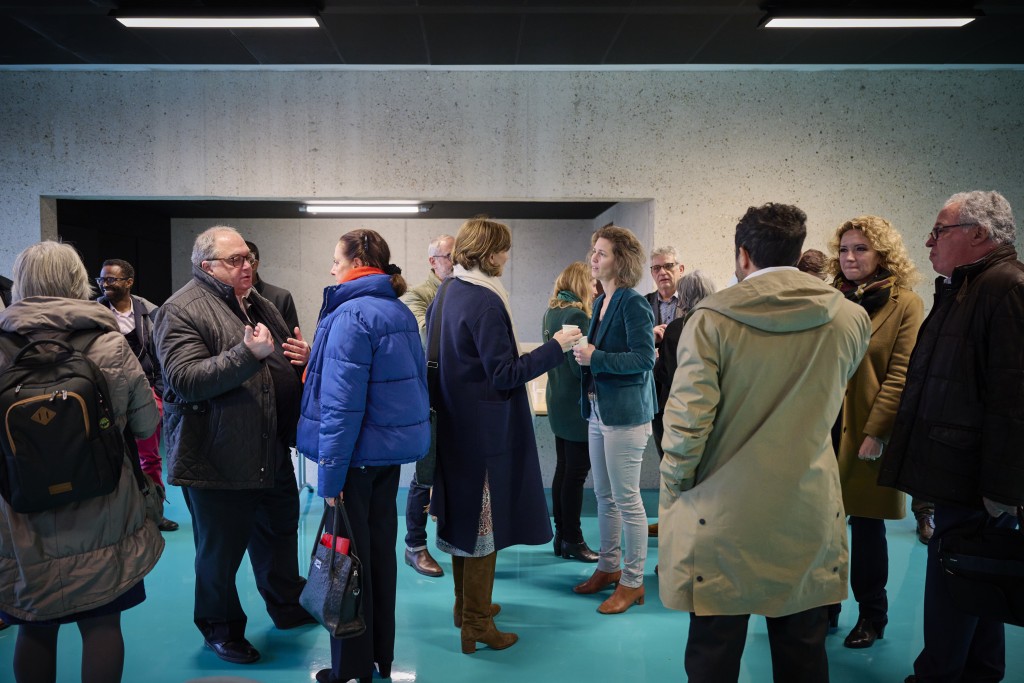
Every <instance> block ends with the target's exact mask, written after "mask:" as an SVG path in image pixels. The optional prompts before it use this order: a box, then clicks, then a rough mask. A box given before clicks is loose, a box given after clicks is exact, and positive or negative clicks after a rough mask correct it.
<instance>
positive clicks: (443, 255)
mask: <svg viewBox="0 0 1024 683" xmlns="http://www.w3.org/2000/svg"><path fill="white" fill-rule="evenodd" d="M434 258H446V259H448V260H449V261H451V260H452V255H451V254H450V253H448V254H434Z"/></svg>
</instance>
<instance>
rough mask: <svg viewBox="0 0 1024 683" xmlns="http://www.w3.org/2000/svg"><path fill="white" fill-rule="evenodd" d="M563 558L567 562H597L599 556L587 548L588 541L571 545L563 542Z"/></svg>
mask: <svg viewBox="0 0 1024 683" xmlns="http://www.w3.org/2000/svg"><path fill="white" fill-rule="evenodd" d="M562 557H564V558H565V559H567V560H579V561H580V562H597V560H598V554H597V553H595V552H594V551H593V550H591V549H590V547H589V546H587V542H586V541H580V542H579V543H569V542H568V541H562Z"/></svg>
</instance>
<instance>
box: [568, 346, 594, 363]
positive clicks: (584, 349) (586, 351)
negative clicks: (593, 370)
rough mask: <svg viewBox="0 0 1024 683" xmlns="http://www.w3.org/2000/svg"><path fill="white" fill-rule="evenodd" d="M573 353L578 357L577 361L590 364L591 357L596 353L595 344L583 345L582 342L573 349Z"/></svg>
mask: <svg viewBox="0 0 1024 683" xmlns="http://www.w3.org/2000/svg"><path fill="white" fill-rule="evenodd" d="M572 353H573V355H574V356H575V357H576V362H577V363H579V364H580V365H590V357H591V356H593V355H594V345H593V344H587V345H586V346H583V345H582V344H580V345H579V346H576V347H574V348H573V350H572Z"/></svg>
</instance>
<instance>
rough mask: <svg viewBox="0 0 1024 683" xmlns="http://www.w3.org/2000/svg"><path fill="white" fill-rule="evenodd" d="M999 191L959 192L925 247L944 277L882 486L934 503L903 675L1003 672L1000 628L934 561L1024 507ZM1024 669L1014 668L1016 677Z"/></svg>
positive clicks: (1013, 289)
mask: <svg viewBox="0 0 1024 683" xmlns="http://www.w3.org/2000/svg"><path fill="white" fill-rule="evenodd" d="M1015 231H1016V226H1015V225H1014V220H1013V212H1012V210H1011V209H1010V204H1009V202H1007V201H1006V198H1005V197H1003V196H1002V195H1001V194H999V193H998V192H983V191H974V192H961V193H959V194H955V195H953V196H952V197H950V198H949V199H948V200H947V201H946V204H945V206H943V208H942V210H941V211H940V212H939V215H938V218H936V220H935V225H934V227H933V228H932V230H931V232H929V233H928V238H927V241H926V242H925V245H926V246H927V247H928V248H929V249H930V250H931V251H930V253H929V259H930V260H931V262H932V267H933V268H934V269H935V272H937V273H938V274H939V277H938V278H936V279H935V304H934V305H933V307H932V310H931V313H930V314H929V315H928V317H927V319H925V321H924V325H923V326H922V327H921V331H920V332H919V334H918V338H917V346H916V347H915V348H914V353H913V355H911V357H910V366H909V367H908V368H907V382H906V386H905V388H904V390H903V396H902V399H901V400H900V406H899V409H898V411H897V413H896V423H895V426H894V427H893V432H892V436H891V438H890V439H889V445H888V447H887V448H886V449H885V451H884V452H883V454H882V470H881V473H880V474H879V479H878V481H879V483H880V484H883V485H886V486H893V487H895V488H898V489H900V490H901V491H905V492H907V493H909V494H912V495H913V496H915V497H918V498H923V499H925V500H930V501H934V503H935V531H934V534H933V535H932V539H931V541H930V542H929V544H928V564H927V569H926V574H925V589H924V649H923V650H922V651H921V653H920V655H918V657H917V659H916V660H915V662H914V675H912V676H910V677H909V678H907V679H906V680H907V681H908V683H933V682H937V681H968V680H970V681H1000V680H1002V679H1003V677H1004V675H1005V673H1006V671H1005V669H1006V658H1005V640H1004V633H1003V631H1004V626H1003V624H1002V622H999V621H995V620H992V619H982V618H978V617H976V616H973V615H970V614H967V613H965V612H963V611H961V610H960V609H959V608H958V607H957V605H956V604H954V603H953V599H952V595H951V593H950V591H949V588H948V587H947V585H946V578H945V576H944V571H943V569H942V567H941V566H940V564H939V548H940V547H941V544H942V538H943V536H944V535H945V534H946V533H947V532H949V531H950V530H951V529H954V528H956V527H961V528H964V527H969V528H974V529H976V528H979V527H981V526H990V527H1006V528H1013V527H1014V526H1015V525H1016V515H1015V511H1016V509H1017V506H1019V505H1022V504H1024V449H1022V448H1021V444H1024V419H1022V414H1021V407H1022V406H1024V354H1022V353H1021V340H1022V339H1024V264H1022V263H1021V262H1020V261H1019V260H1018V258H1017V252H1016V250H1015V249H1014V247H1013V242H1014V236H1015ZM1022 673H1024V672H1020V673H1018V674H1017V675H1016V677H1012V678H1014V680H1020V677H1021V675H1022Z"/></svg>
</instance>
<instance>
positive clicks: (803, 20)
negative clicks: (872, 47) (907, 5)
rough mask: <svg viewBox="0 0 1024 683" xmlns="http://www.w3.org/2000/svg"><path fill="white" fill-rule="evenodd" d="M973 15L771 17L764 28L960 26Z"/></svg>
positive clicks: (969, 20)
mask: <svg viewBox="0 0 1024 683" xmlns="http://www.w3.org/2000/svg"><path fill="white" fill-rule="evenodd" d="M972 21H974V17H772V18H771V19H769V20H768V21H767V22H766V23H765V24H764V27H765V28H960V27H961V26H966V25H967V24H969V23H971V22H972Z"/></svg>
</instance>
